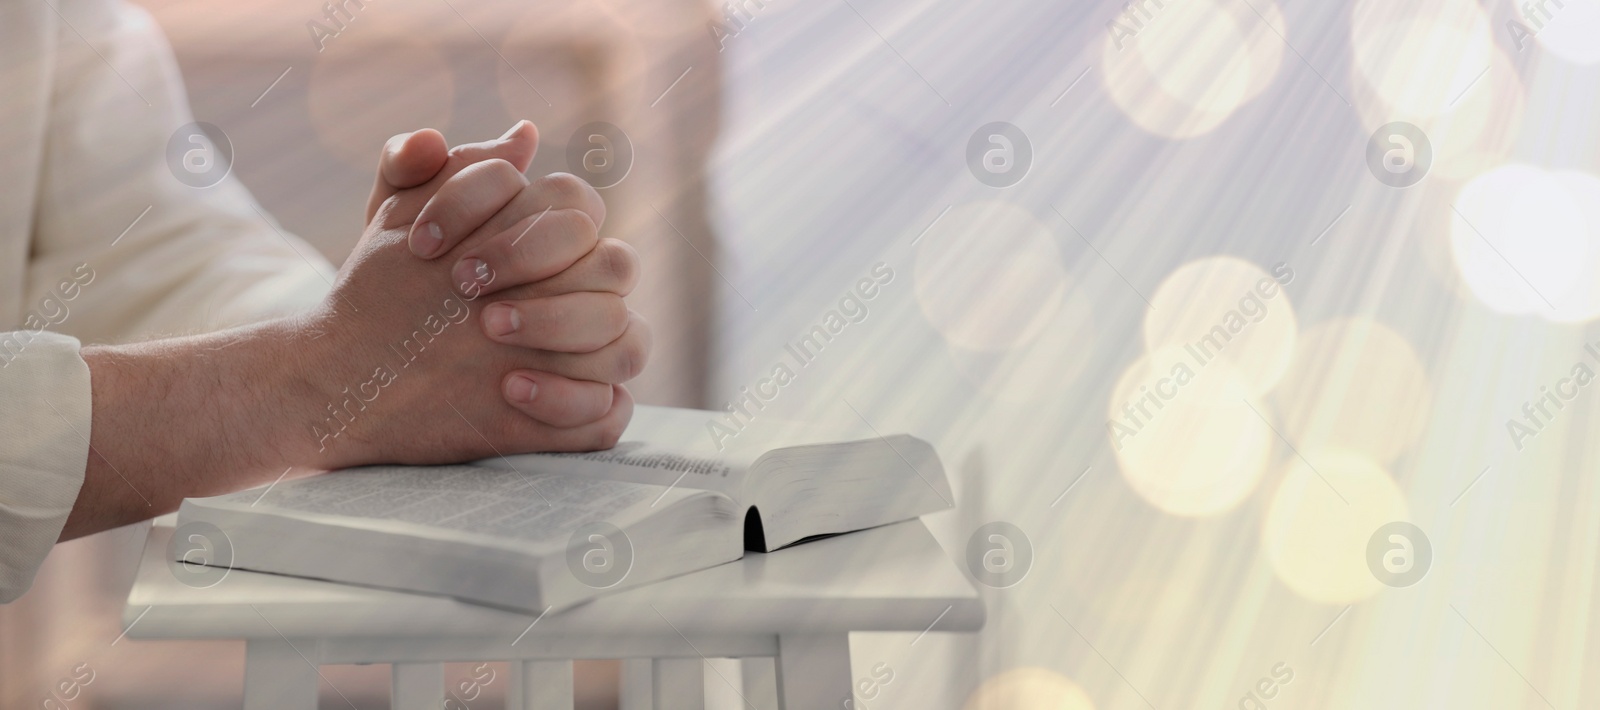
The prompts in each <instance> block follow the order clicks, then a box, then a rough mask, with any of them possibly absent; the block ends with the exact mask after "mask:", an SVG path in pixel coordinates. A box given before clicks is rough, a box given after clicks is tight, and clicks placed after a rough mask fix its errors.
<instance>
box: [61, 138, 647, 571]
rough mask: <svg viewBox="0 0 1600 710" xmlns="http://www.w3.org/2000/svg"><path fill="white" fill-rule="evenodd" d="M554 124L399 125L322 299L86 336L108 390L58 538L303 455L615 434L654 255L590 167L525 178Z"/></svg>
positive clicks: (409, 458) (92, 363)
mask: <svg viewBox="0 0 1600 710" xmlns="http://www.w3.org/2000/svg"><path fill="white" fill-rule="evenodd" d="M537 139H538V136H537V132H536V131H534V129H533V126H532V125H531V124H527V123H519V124H518V125H517V126H515V127H513V128H512V130H511V131H509V132H508V133H507V134H506V135H505V136H502V137H501V138H500V139H499V140H496V141H489V142H486V143H477V144H471V145H464V146H458V147H457V148H455V149H446V147H445V144H444V138H443V137H442V136H440V135H439V134H438V132H436V131H431V130H424V131H418V132H416V133H412V134H408V135H406V136H397V137H396V138H395V139H394V140H391V141H390V142H389V145H388V146H387V147H386V148H385V153H384V156H383V158H382V160H381V161H380V165H379V171H378V177H377V180H376V182H375V185H374V187H373V194H372V199H371V200H370V201H369V204H368V205H367V213H368V216H369V219H368V226H367V228H366V230H365V232H364V233H363V234H362V237H361V240H360V242H359V243H358V244H357V246H356V249H355V252H354V253H353V254H352V255H351V257H350V259H349V260H348V261H347V262H346V263H345V265H344V267H343V268H342V269H341V270H340V272H339V280H338V282H337V283H336V284H335V285H334V289H333V292H332V294H331V295H330V296H329V298H328V300H327V301H326V302H325V303H324V304H323V306H322V307H321V308H319V309H317V310H316V311H314V312H312V313H309V314H305V315H302V316H296V317H290V318H284V319H280V320H275V321H268V322H265V323H259V324H256V325H250V326H244V327H240V328H234V329H232V330H226V331H222V332H217V333H207V334H203V335H194V336H186V337H178V338H167V339H163V340H153V341H149V342H144V343H133V344H129V345H118V346H91V347H86V348H84V349H83V350H82V355H83V359H84V361H85V362H86V363H88V365H89V374H90V381H91V382H90V385H91V388H92V397H93V402H94V414H93V421H92V423H91V427H90V431H89V433H88V436H89V440H90V453H89V460H88V465H87V470H86V471H85V476H84V483H83V487H82V489H81V490H80V491H79V494H78V499H77V502H76V503H75V504H74V505H73V509H72V514H71V516H70V517H69V518H68V520H67V524H66V527H65V529H64V530H63V531H62V534H61V539H63V540H68V539H72V538H75V537H79V536H81V535H86V534H89V533H93V532H98V531H100V530H105V529H109V528H112V527H117V526H119V525H125V524H127V523H131V522H135V521H138V520H142V519H146V518H149V517H152V516H155V515H160V514H162V513H166V512H169V511H171V510H174V509H175V508H177V506H178V503H179V501H181V500H182V499H183V498H185V497H196V496H208V495H217V494H220V493H225V492H229V491H234V490H239V489H242V488H247V487H250V486H254V485H265V484H267V483H270V482H272V481H273V480H274V479H276V478H278V477H281V476H283V475H285V474H286V473H287V471H286V469H291V468H299V469H308V468H309V469H327V468H337V467H342V466H352V465H360V464H370V463H389V462H398V463H442V462H455V461H465V460H470V459H477V458H484V457H490V456H495V455H499V454H512V453H521V452H529V451H573V450H586V449H597V448H605V447H608V446H610V445H611V444H613V443H615V442H616V440H617V437H618V436H620V434H621V432H622V430H623V428H624V427H625V426H626V424H627V422H628V419H629V417H630V416H631V413H632V408H633V401H632V399H631V397H629V395H628V391H627V390H626V389H624V388H623V387H622V386H621V383H623V382H625V381H627V380H629V379H631V378H632V377H634V376H635V375H637V374H638V373H639V370H640V369H641V368H642V367H643V366H644V361H645V357H646V355H647V353H648V351H649V344H650V334H649V330H648V328H647V327H646V326H645V324H644V322H643V321H642V320H640V319H639V318H638V316H636V315H634V314H633V313H631V312H630V311H628V310H627V308H626V307H625V306H624V305H623V302H622V297H623V296H624V295H626V294H627V293H628V292H629V290H630V289H632V288H633V285H634V283H635V282H636V281H637V279H638V274H639V262H638V257H637V255H635V254H634V252H633V250H632V249H630V248H629V247H627V246H626V245H624V244H622V243H621V242H618V241H615V240H611V239H600V238H599V235H598V230H599V227H600V225H601V224H602V223H603V222H604V220H605V208H604V206H603V205H602V204H601V202H600V200H599V197H598V195H596V194H595V192H594V191H593V190H592V189H590V188H589V187H588V185H586V184H584V183H582V182H581V181H579V180H578V179H577V178H574V177H572V176H562V175H551V176H547V177H544V178H539V179H537V180H534V181H532V182H529V181H528V180H527V179H526V178H524V177H523V175H522V171H524V170H526V169H527V167H528V165H529V163H530V162H531V161H532V159H533V153H534V150H535V148H536V144H537Z"/></svg>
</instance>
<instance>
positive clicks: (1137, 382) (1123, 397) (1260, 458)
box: [1106, 348, 1273, 517]
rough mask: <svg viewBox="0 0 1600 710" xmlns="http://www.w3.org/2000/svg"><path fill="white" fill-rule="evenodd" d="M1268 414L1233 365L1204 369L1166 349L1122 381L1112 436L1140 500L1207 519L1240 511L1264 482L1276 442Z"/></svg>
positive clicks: (1114, 396)
mask: <svg viewBox="0 0 1600 710" xmlns="http://www.w3.org/2000/svg"><path fill="white" fill-rule="evenodd" d="M1185 370H1186V371H1187V372H1189V373H1191V374H1192V375H1193V377H1192V378H1190V379H1188V380H1187V381H1185V378H1184V376H1183V374H1182V373H1183V371H1185ZM1257 412H1260V413H1261V414H1257ZM1266 414H1267V408H1266V406H1265V405H1264V404H1262V403H1260V402H1258V401H1254V395H1253V393H1252V392H1251V389H1250V387H1249V385H1248V384H1247V383H1246V381H1245V380H1244V379H1243V378H1242V377H1240V376H1239V374H1238V373H1237V372H1235V371H1234V370H1233V368H1232V367H1231V366H1229V365H1228V364H1227V363H1225V362H1212V363H1211V364H1209V365H1206V366H1204V367H1200V368H1196V367H1195V366H1194V365H1193V363H1192V361H1191V360H1189V359H1188V356H1187V355H1186V354H1184V353H1183V352H1182V350H1181V349H1180V348H1164V349H1161V350H1158V351H1155V352H1152V353H1149V354H1146V355H1144V356H1143V357H1140V358H1139V359H1138V360H1136V361H1135V362H1134V363H1133V364H1132V365H1130V366H1129V367H1128V369H1127V370H1126V371H1124V372H1123V374H1122V377H1121V378H1119V379H1118V380H1117V384H1116V386H1115V387H1114V388H1113V389H1112V393H1111V402H1110V406H1109V408H1108V411H1107V413H1106V417H1107V420H1108V421H1107V429H1108V432H1107V436H1108V437H1109V438H1110V441H1111V446H1112V449H1113V450H1114V451H1115V452H1116V457H1117V463H1118V467H1119V469H1120V470H1121V471H1122V477H1123V479H1124V480H1126V481H1127V483H1128V485H1129V486H1130V487H1131V488H1133V490H1134V492H1135V493H1137V494H1139V497H1141V498H1143V499H1145V500H1146V501H1147V502H1149V503H1150V504H1151V505H1153V506H1155V507H1156V508H1159V509H1161V510H1162V511H1164V512H1167V513H1171V514H1173V515H1180V516H1185V517H1205V516H1211V515H1218V514H1221V513H1225V512H1227V511H1229V510H1232V509H1233V508H1234V507H1236V506H1238V505H1239V503H1240V502H1241V501H1243V500H1244V499H1245V498H1246V497H1248V496H1249V495H1250V493H1251V492H1252V491H1254V490H1255V487H1256V484H1257V483H1258V482H1259V481H1260V480H1261V475H1262V473H1264V472H1265V470H1266V467H1267V463H1268V459H1269V456H1270V455H1271V452H1272V440H1273V439H1272V437H1273V433H1272V430H1271V429H1270V428H1268V427H1267V426H1266V424H1265V423H1263V422H1262V421H1261V416H1262V415H1266Z"/></svg>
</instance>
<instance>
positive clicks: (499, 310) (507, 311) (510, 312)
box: [483, 303, 522, 337]
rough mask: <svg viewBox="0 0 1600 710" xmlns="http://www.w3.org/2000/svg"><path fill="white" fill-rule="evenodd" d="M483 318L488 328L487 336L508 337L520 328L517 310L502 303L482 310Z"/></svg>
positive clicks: (520, 322) (520, 318) (520, 319)
mask: <svg viewBox="0 0 1600 710" xmlns="http://www.w3.org/2000/svg"><path fill="white" fill-rule="evenodd" d="M483 317H484V320H485V322H486V324H487V325H488V326H489V334H490V335H493V336H495V337H504V336H507V335H510V334H512V333H515V332H517V329H518V328H521V327H522V316H520V315H517V309H515V308H512V307H511V306H508V305H506V304H504V303H496V304H493V305H491V306H489V307H488V308H486V309H484V312H483Z"/></svg>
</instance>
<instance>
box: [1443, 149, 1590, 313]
mask: <svg viewBox="0 0 1600 710" xmlns="http://www.w3.org/2000/svg"><path fill="white" fill-rule="evenodd" d="M1597 201H1600V179H1597V178H1595V176H1593V175H1590V174H1588V173H1583V172H1577V171H1549V170H1544V169H1541V168H1537V167H1533V166H1529V165H1507V166H1503V167H1500V168H1497V169H1495V170H1492V171H1490V172H1488V173H1485V174H1483V175H1480V176H1478V177H1477V178H1474V179H1473V180H1472V181H1470V182H1468V183H1467V184H1466V185H1464V186H1463V187H1462V188H1461V191H1460V192H1459V193H1458V194H1457V195H1456V199H1455V201H1454V202H1453V203H1452V204H1453V207H1454V211H1453V212H1452V214H1451V215H1450V220H1451V222H1450V245H1451V255H1452V256H1453V257H1454V260H1455V264H1456V268H1457V269H1458V270H1459V271H1460V273H1461V277H1462V279H1463V280H1464V281H1465V282H1466V284H1467V287H1468V289H1469V290H1471V292H1472V294H1473V296H1475V297H1476V298H1477V299H1478V300H1479V301H1481V302H1483V304H1484V305H1486V306H1488V307H1489V308H1491V309H1493V310H1496V311H1499V312H1502V313H1510V314H1522V313H1531V314H1535V315H1539V316H1541V317H1545V318H1549V319H1551V320H1557V321H1566V322H1573V321H1585V320H1590V319H1593V318H1595V317H1596V316H1600V284H1597V283H1596V280H1597V279H1600V208H1597V207H1596V202H1597Z"/></svg>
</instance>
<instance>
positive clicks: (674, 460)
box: [474, 441, 749, 497]
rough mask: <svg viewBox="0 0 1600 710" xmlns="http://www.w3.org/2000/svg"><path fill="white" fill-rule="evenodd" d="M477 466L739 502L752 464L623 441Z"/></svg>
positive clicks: (647, 443) (506, 459)
mask: <svg viewBox="0 0 1600 710" xmlns="http://www.w3.org/2000/svg"><path fill="white" fill-rule="evenodd" d="M474 465H477V466H484V467H488V468H498V469H501V470H505V469H506V468H507V467H508V466H509V467H511V468H514V469H516V470H518V471H521V472H524V473H527V474H529V475H540V474H559V475H562V476H569V477H575V478H586V479H593V478H601V479H608V480H613V481H629V482H633V483H645V484H649V485H655V486H670V487H674V488H696V489H701V490H710V491H719V492H722V493H726V494H728V495H730V496H735V497H737V494H738V492H739V488H740V487H741V485H742V484H743V481H744V473H745V471H746V470H747V468H748V466H749V464H748V462H746V461H742V460H738V459H723V458H717V457H715V456H707V455H695V454H689V453H682V452H681V451H679V450H674V449H671V448H669V447H665V446H661V445H658V444H653V443H650V442H647V441H622V442H619V443H618V444H617V445H616V446H614V447H612V448H610V449H606V450H604V451H590V452H587V453H581V454H523V455H521V456H510V457H507V458H505V459H485V460H483V461H479V462H477V463H476V464H474Z"/></svg>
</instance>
